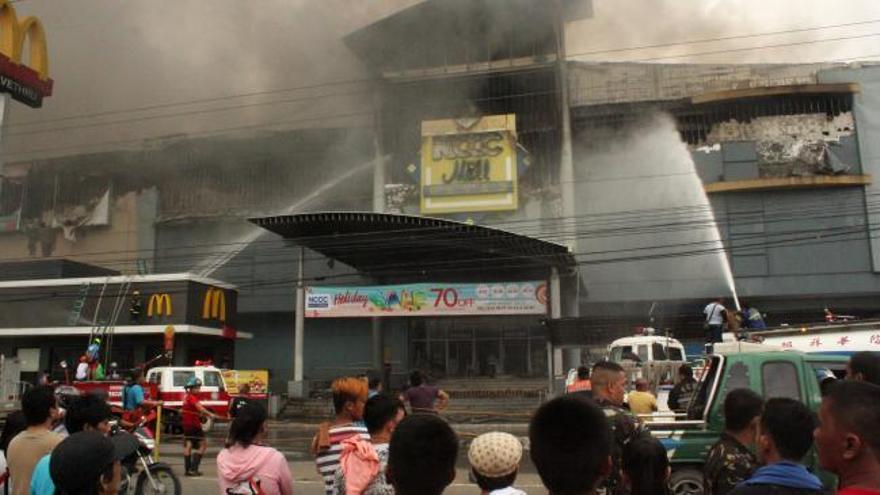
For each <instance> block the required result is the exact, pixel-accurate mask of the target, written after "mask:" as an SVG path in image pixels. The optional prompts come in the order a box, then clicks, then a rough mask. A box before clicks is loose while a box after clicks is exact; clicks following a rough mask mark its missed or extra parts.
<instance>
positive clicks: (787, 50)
mask: <svg viewBox="0 0 880 495" xmlns="http://www.w3.org/2000/svg"><path fill="white" fill-rule="evenodd" d="M415 3H418V0H130V1H125V2H120V1H118V0H75V1H74V0H19V1H18V2H15V3H14V6H15V8H16V9H17V11H18V15H19V16H20V17H21V16H25V15H35V16H37V17H39V18H40V19H41V20H42V22H43V24H44V25H45V28H46V33H47V38H48V44H49V54H50V55H49V56H50V59H49V61H50V74H51V77H52V78H53V79H54V80H55V92H54V95H53V96H52V97H50V98H48V99H46V100H45V103H44V107H43V108H41V109H37V110H34V109H30V108H27V107H24V106H22V105H20V104H12V105H11V108H10V111H9V112H8V114H7V116H6V122H5V123H4V129H3V133H4V135H3V136H2V146H3V155H4V156H3V159H4V160H6V161H8V162H9V161H11V162H20V161H28V160H34V159H37V158H40V157H44V156H49V155H66V154H77V153H82V152H86V151H92V150H97V149H108V148H110V149H113V148H120V147H139V146H142V144H143V142H144V140H151V139H157V138H161V137H163V136H166V137H167V136H174V135H179V134H182V133H188V134H189V135H191V136H213V135H228V134H230V133H242V132H260V131H265V130H272V129H278V128H285V127H298V126H336V125H370V122H371V117H370V116H369V110H370V101H369V98H368V96H367V95H368V94H369V93H368V89H369V87H368V85H367V83H366V82H364V81H363V79H364V78H365V76H366V73H365V71H364V67H363V66H362V65H361V64H360V62H359V61H358V60H357V58H356V57H355V56H354V55H353V54H352V53H351V52H350V51H349V50H348V48H347V47H346V46H345V45H344V44H343V43H342V41H341V39H342V37H343V36H345V35H347V34H348V33H350V32H352V31H354V30H356V29H358V28H360V27H363V26H365V25H367V24H369V23H371V22H374V21H375V20H378V19H380V18H381V17H384V16H386V15H389V14H391V13H393V12H395V11H397V10H399V9H401V8H404V7H406V6H409V5H412V4H415ZM593 14H594V15H593V17H592V18H589V19H584V20H580V21H577V22H574V23H571V24H570V25H569V26H568V28H567V47H568V48H567V49H568V54H569V57H570V58H572V59H576V60H594V61H628V60H629V61H632V60H636V61H639V60H641V61H656V62H700V63H733V62H756V63H757V62H807V61H810V62H812V61H824V60H841V61H843V60H849V59H854V58H871V59H880V44H878V43H877V41H878V39H880V1H877V0H841V1H839V2H829V1H827V0H825V1H815V0H808V1H807V0H798V1H795V0H594V2H593ZM875 19H876V20H877V22H876V23H870V22H869V21H871V20H875ZM855 22H858V23H861V24H859V25H849V26H845V27H838V28H828V29H814V30H810V31H803V32H798V33H788V34H777V35H766V36H750V35H755V34H762V33H771V32H778V31H785V30H794V29H809V28H815V27H821V26H830V25H839V24H851V23H855ZM874 33H876V34H877V36H873V34H874ZM731 36H750V37H747V38H740V39H734V40H727V41H718V42H708V43H693V42H692V41H694V40H703V39H715V38H719V37H731ZM855 37H859V38H855ZM832 38H848V39H841V40H837V41H823V42H817V41H818V40H828V39H832ZM680 42H685V43H684V44H681V45H675V46H666V47H662V48H654V49H641V50H621V49H626V48H630V47H635V46H645V45H657V44H670V43H680ZM804 42H810V43H809V44H803V43H804ZM791 43H799V45H797V46H790V47H777V48H764V49H751V48H753V47H757V46H767V45H777V44H791ZM746 49H747V50H746ZM728 50H735V51H728ZM705 52H712V53H711V54H705ZM674 56H676V57H674ZM328 83H330V84H328Z"/></svg>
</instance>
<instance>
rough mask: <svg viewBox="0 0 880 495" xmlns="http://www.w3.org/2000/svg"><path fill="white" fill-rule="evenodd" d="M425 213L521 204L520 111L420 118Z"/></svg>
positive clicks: (515, 206) (484, 209)
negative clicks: (518, 172) (517, 120)
mask: <svg viewBox="0 0 880 495" xmlns="http://www.w3.org/2000/svg"><path fill="white" fill-rule="evenodd" d="M420 182H421V196H422V201H421V212H422V214H436V213H461V212H474V211H501V210H515V209H517V194H518V193H517V159H516V116H515V115H514V114H507V115H487V116H485V117H474V118H466V119H447V120H428V121H424V122H422V157H421V181H420Z"/></svg>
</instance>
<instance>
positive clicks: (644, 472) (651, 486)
mask: <svg viewBox="0 0 880 495" xmlns="http://www.w3.org/2000/svg"><path fill="white" fill-rule="evenodd" d="M620 468H621V470H622V471H623V473H622V474H623V482H624V484H625V485H626V486H627V487H629V493H630V495H663V494H664V493H666V492H667V482H668V481H669V474H670V473H671V472H672V468H671V467H670V466H669V457H667V455H666V447H664V446H663V444H662V443H660V440H657V439H656V438H654V437H649V436H645V437H639V438H637V439H635V440H633V441H631V442H629V443H627V444H626V446H625V447H624V449H623V455H622V456H621V461H620Z"/></svg>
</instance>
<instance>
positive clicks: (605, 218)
mask: <svg viewBox="0 0 880 495" xmlns="http://www.w3.org/2000/svg"><path fill="white" fill-rule="evenodd" d="M878 195H880V194H874V193H868V194H866V197H867V199H869V201H868V202H866V203H863V202H862V201H858V202H848V203H845V204H840V205H832V206H829V205H827V204H815V202H812V201H803V202H802V204H801V203H798V202H795V203H794V204H792V205H788V206H786V207H785V208H775V209H773V210H770V211H767V212H765V211H764V210H761V211H759V212H747V213H727V214H723V215H719V216H718V217H710V213H712V209H711V207H709V206H708V205H689V206H681V207H671V208H666V209H647V210H629V211H627V210H621V211H612V212H606V213H583V214H579V215H574V216H571V217H539V218H533V219H520V220H509V221H504V222H499V223H496V224H493V225H491V226H489V227H490V228H492V229H497V230H502V231H508V232H511V233H514V234H520V235H530V234H534V235H538V236H540V237H541V239H542V240H547V241H555V242H563V243H564V242H565V241H566V240H573V239H575V238H579V239H594V238H604V237H624V236H638V235H644V234H646V233H669V232H680V231H687V230H694V229H698V230H704V229H707V228H710V227H719V228H723V227H725V226H730V225H735V226H737V227H743V226H747V225H759V224H760V225H772V224H775V223H785V222H789V221H792V220H802V219H810V220H828V219H837V218H849V217H852V216H853V215H856V214H869V215H870V214H872V212H874V213H877V212H880V209H878V207H880V202H878V201H876V200H874V199H871V198H872V197H873V196H878ZM766 215H772V217H771V218H765V216H766ZM755 217H757V218H755ZM743 219H745V221H744V220H743ZM559 228H562V229H563V230H559ZM511 229H512V230H511ZM550 229H555V231H554V232H552V233H551V232H547V231H548V230H550ZM120 233H123V232H120ZM124 233H131V234H134V233H137V231H135V230H130V231H125V232H124ZM412 233H418V234H425V233H436V234H438V235H439V236H441V237H442V238H443V239H450V238H451V239H454V238H457V237H460V238H461V239H462V240H469V241H470V242H480V241H479V240H476V241H474V240H472V239H470V238H469V236H468V235H467V234H463V235H457V234H453V235H450V234H449V233H448V229H447V228H446V227H427V228H422V229H399V230H391V231H383V232H379V233H361V234H333V235H330V236H314V237H310V239H312V240H324V239H332V240H334V241H336V242H335V243H332V244H326V245H327V246H329V247H335V248H338V249H344V248H354V247H359V246H361V242H360V241H359V239H368V238H370V237H373V236H380V237H383V238H384V237H386V236H393V235H395V234H399V235H409V234H412ZM265 235H274V234H270V233H269V232H268V231H266V232H265ZM456 236H457V237H456ZM299 240H300V239H292V242H298V241H299ZM277 242H278V240H277V239H272V240H265V241H260V240H254V241H248V242H216V243H196V244H189V245H182V246H181V245H175V246H170V247H165V248H162V249H161V251H162V252H163V253H167V252H175V251H190V250H193V251H194V250H196V249H198V248H210V249H208V250H205V251H203V252H198V251H196V252H192V251H190V252H187V253H185V254H182V255H167V254H166V255H164V256H162V259H163V260H170V259H179V258H183V259H191V258H194V257H198V256H211V255H213V254H215V253H216V252H217V251H216V250H217V248H221V249H222V248H227V247H229V248H233V249H234V248H235V247H236V246H248V245H253V246H257V245H259V244H277ZM413 245H415V244H401V243H396V244H395V246H398V247H409V246H413ZM152 251H154V249H152V248H151V249H134V250H108V251H101V252H91V253H83V255H88V256H99V255H113V254H126V253H142V252H143V253H146V252H152ZM277 251H287V248H277ZM260 254H261V257H264V256H266V255H267V253H265V251H263V252H261V253H260ZM30 259H32V258H30V257H23V258H11V259H6V260H5V261H26V260H30ZM130 259H131V258H123V260H124V261H128V260H130ZM314 259H321V258H314Z"/></svg>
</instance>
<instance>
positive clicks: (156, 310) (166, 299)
mask: <svg viewBox="0 0 880 495" xmlns="http://www.w3.org/2000/svg"><path fill="white" fill-rule="evenodd" d="M172 311H173V310H172V307H171V296H169V295H168V294H153V295H152V296H150V302H149V303H147V317H148V318H152V317H153V315H154V314H155V315H156V316H162V315H165V316H171V314H172Z"/></svg>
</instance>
